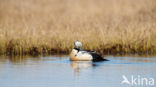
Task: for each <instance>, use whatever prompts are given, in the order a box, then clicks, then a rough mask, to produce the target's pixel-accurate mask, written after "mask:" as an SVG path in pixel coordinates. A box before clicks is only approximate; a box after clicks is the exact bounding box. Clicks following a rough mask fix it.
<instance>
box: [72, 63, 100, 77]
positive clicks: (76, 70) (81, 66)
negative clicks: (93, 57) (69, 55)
mask: <svg viewBox="0 0 156 87" xmlns="http://www.w3.org/2000/svg"><path fill="white" fill-rule="evenodd" d="M70 65H71V68H72V69H73V70H74V74H75V75H79V74H80V73H81V71H82V70H84V69H88V68H90V67H95V66H97V65H96V64H94V63H93V62H92V61H71V64H70Z"/></svg>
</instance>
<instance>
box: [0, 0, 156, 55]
mask: <svg viewBox="0 0 156 87" xmlns="http://www.w3.org/2000/svg"><path fill="white" fill-rule="evenodd" d="M76 40H79V41H81V42H82V43H83V48H84V49H90V50H96V51H98V52H100V53H106V54H107V53H143V54H144V53H152V54H156V0H0V54H40V53H69V52H70V51H71V49H72V47H73V42H74V41H76Z"/></svg>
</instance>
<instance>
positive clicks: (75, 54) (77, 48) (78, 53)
mask: <svg viewBox="0 0 156 87" xmlns="http://www.w3.org/2000/svg"><path fill="white" fill-rule="evenodd" d="M70 60H71V61H93V62H98V61H108V60H107V59H104V58H103V57H102V56H101V55H100V54H99V53H97V52H96V51H89V50H83V49H82V43H81V42H80V41H75V42H74V48H73V49H72V51H71V53H70Z"/></svg>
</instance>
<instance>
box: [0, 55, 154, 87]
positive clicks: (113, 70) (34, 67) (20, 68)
mask: <svg viewBox="0 0 156 87" xmlns="http://www.w3.org/2000/svg"><path fill="white" fill-rule="evenodd" d="M106 58H107V59H109V60H110V61H106V62H96V63H93V62H87V61H75V62H71V61H69V57H68V56H62V57H61V56H50V57H7V56H1V57H0V87H156V83H155V84H154V85H149V84H147V85H146V83H145V82H144V84H142V85H139V83H138V82H136V83H137V84H126V83H124V84H121V82H122V81H123V75H124V76H126V78H127V79H128V80H129V81H130V80H131V77H132V76H133V77H135V78H136V79H137V81H138V80H141V79H142V78H147V80H148V81H149V78H152V79H154V80H155V81H156V57H151V58H150V57H113V56H107V57H106Z"/></svg>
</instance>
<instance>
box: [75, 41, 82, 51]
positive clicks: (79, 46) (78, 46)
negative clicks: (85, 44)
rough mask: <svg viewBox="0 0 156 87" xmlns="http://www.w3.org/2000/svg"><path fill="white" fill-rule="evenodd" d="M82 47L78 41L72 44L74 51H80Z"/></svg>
mask: <svg viewBox="0 0 156 87" xmlns="http://www.w3.org/2000/svg"><path fill="white" fill-rule="evenodd" d="M81 47H82V43H81V42H80V41H75V42H74V49H77V50H80V49H81Z"/></svg>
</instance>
